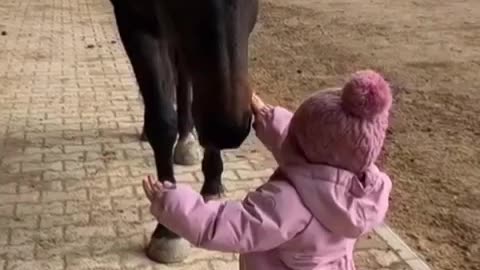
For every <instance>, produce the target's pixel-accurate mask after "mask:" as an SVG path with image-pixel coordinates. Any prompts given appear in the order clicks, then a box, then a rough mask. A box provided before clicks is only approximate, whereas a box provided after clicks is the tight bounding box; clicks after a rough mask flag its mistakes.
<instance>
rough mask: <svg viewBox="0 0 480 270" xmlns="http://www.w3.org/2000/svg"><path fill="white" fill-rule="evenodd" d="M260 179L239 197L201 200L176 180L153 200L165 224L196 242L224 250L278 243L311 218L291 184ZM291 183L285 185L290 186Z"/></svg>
mask: <svg viewBox="0 0 480 270" xmlns="http://www.w3.org/2000/svg"><path fill="white" fill-rule="evenodd" d="M282 185H288V184H286V183H282V182H280V184H276V183H275V184H269V183H267V184H265V185H264V186H263V187H261V188H260V189H259V190H257V191H255V192H250V193H249V194H248V196H247V197H246V198H245V200H244V201H243V202H234V201H229V202H215V201H210V202H208V203H205V202H204V201H203V199H202V197H201V196H200V194H199V193H197V192H196V191H194V190H192V189H191V188H190V187H189V186H186V185H178V186H177V188H176V189H174V190H170V191H167V192H166V193H165V195H164V196H162V197H161V198H159V199H158V200H157V201H156V202H155V203H154V204H152V208H151V210H152V214H153V215H154V216H155V217H156V218H157V220H158V221H159V222H160V223H162V224H163V225H164V226H165V227H167V228H169V229H170V230H172V231H173V232H175V233H177V234H178V235H180V236H181V237H183V238H185V239H186V240H187V241H189V242H190V243H192V244H194V245H195V246H197V247H201V248H205V249H210V250H217V251H223V252H238V253H245V252H255V251H265V250H269V249H272V248H274V247H277V246H278V245H280V244H282V243H284V242H286V241H288V240H289V239H291V238H292V237H294V236H295V235H296V234H297V233H299V232H300V231H301V230H303V229H304V228H305V227H306V225H307V224H308V222H310V220H311V215H310V213H309V212H308V211H307V210H306V209H305V208H304V206H303V205H302V203H301V201H300V199H299V198H298V196H297V195H296V193H295V191H294V190H293V188H292V187H291V186H290V187H289V188H288V187H287V188H284V187H282ZM289 189H290V190H289Z"/></svg>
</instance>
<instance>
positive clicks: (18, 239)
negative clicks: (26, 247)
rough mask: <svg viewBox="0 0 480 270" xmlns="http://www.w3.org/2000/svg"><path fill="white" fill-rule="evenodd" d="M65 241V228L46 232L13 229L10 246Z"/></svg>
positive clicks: (45, 230)
mask: <svg viewBox="0 0 480 270" xmlns="http://www.w3.org/2000/svg"><path fill="white" fill-rule="evenodd" d="M62 240H63V228H59V227H57V228H51V229H44V230H25V229H12V232H11V236H10V244H12V245H23V244H33V243H42V242H53V243H58V242H61V241H62Z"/></svg>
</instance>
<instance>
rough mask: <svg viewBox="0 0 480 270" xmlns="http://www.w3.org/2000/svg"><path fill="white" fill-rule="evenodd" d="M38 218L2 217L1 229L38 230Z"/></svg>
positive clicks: (0, 221) (0, 220) (0, 218)
mask: <svg viewBox="0 0 480 270" xmlns="http://www.w3.org/2000/svg"><path fill="white" fill-rule="evenodd" d="M38 219H39V217H38V216H36V215H35V216H24V217H15V218H12V217H0V229H6V228H27V229H36V228H37V227H38Z"/></svg>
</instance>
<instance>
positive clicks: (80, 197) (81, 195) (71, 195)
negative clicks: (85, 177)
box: [42, 189, 87, 202]
mask: <svg viewBox="0 0 480 270" xmlns="http://www.w3.org/2000/svg"><path fill="white" fill-rule="evenodd" d="M84 200H87V190H86V189H80V190H75V191H65V192H58V191H43V192H42V201H43V202H52V201H84Z"/></svg>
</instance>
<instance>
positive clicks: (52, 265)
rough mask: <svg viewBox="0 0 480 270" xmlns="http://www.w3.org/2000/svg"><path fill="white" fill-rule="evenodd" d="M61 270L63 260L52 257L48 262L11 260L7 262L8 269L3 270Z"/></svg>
mask: <svg viewBox="0 0 480 270" xmlns="http://www.w3.org/2000/svg"><path fill="white" fill-rule="evenodd" d="M0 269H3V268H1V264H0ZM34 269H35V270H63V269H64V260H63V258H61V257H53V258H50V259H48V260H35V261H24V260H12V261H9V262H8V267H7V268H6V269H5V270H34Z"/></svg>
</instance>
